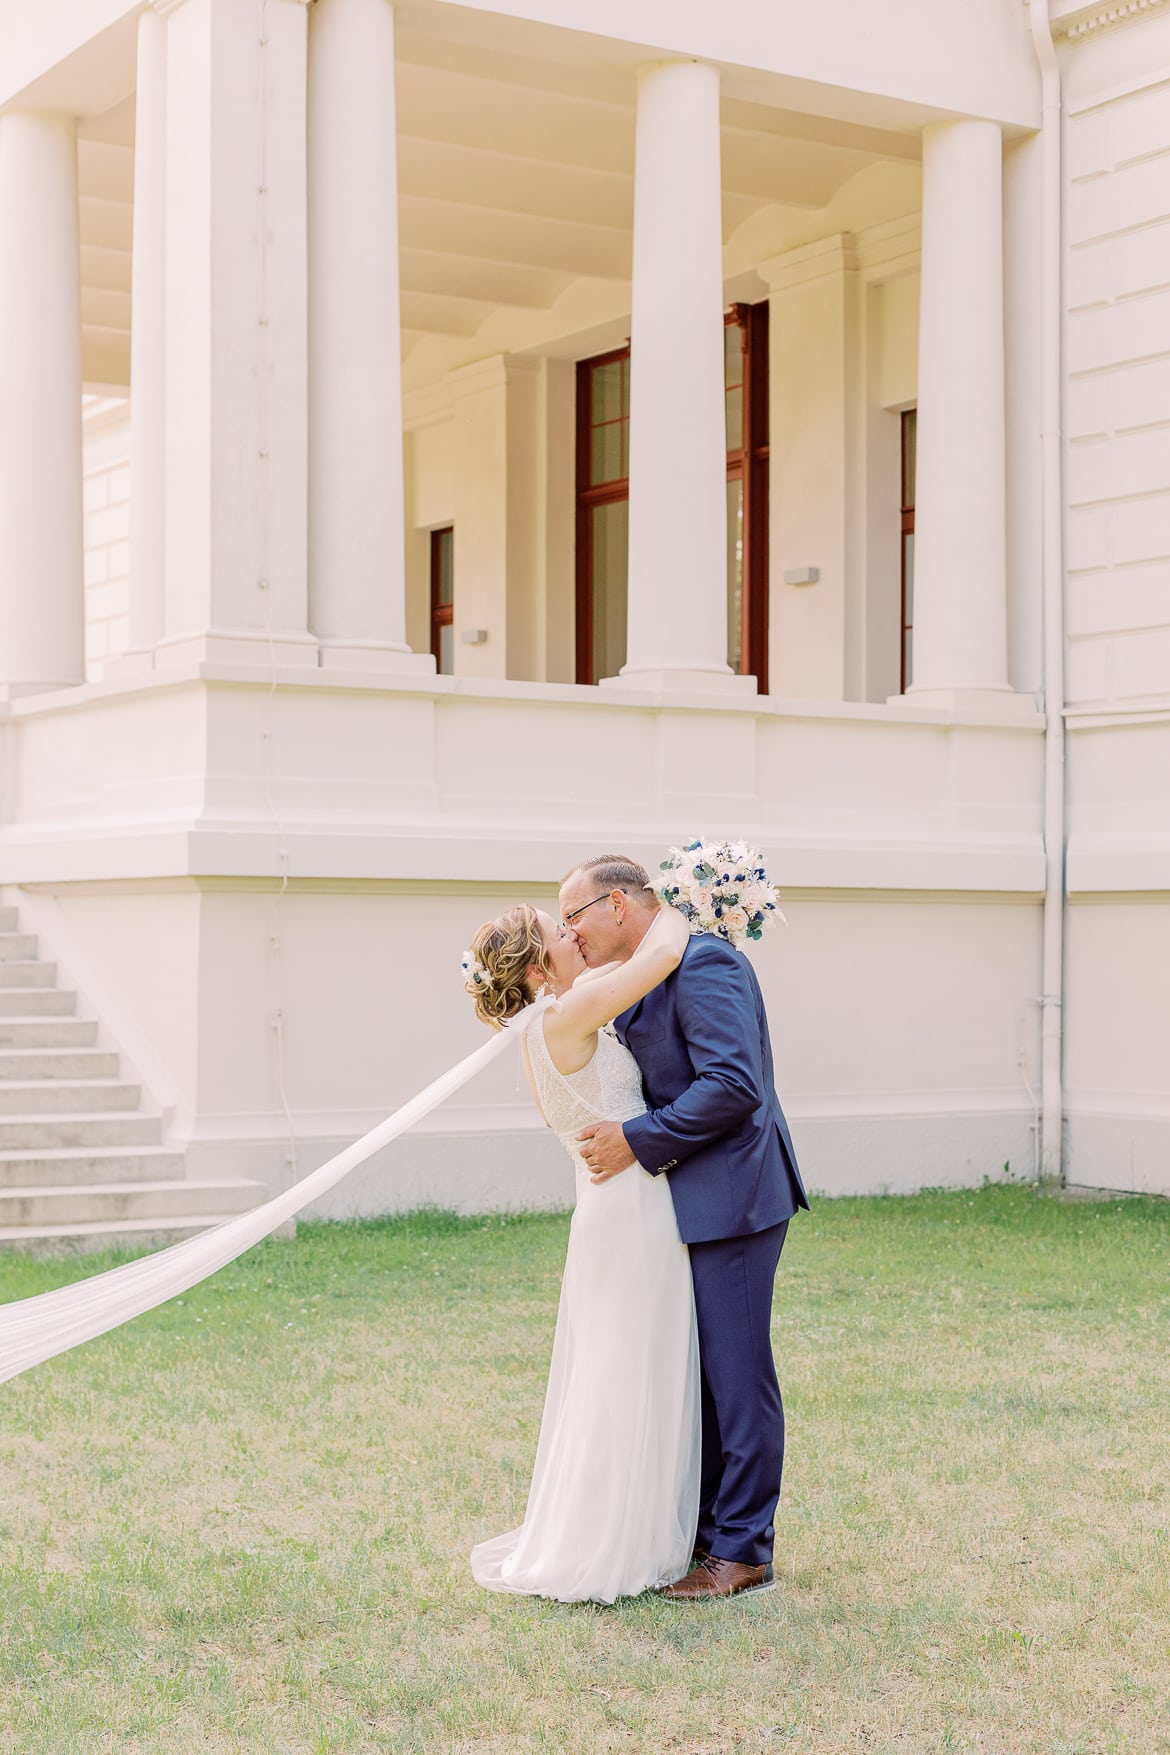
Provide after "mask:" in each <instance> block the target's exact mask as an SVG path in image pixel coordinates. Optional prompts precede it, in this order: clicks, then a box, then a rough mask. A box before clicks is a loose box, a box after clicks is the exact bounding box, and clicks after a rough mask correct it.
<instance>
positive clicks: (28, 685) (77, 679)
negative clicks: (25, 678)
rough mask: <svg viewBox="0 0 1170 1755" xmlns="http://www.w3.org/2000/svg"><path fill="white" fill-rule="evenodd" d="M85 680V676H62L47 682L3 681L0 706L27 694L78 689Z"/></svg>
mask: <svg viewBox="0 0 1170 1755" xmlns="http://www.w3.org/2000/svg"><path fill="white" fill-rule="evenodd" d="M84 681H85V678H84V677H83V676H61V677H54V678H52V679H51V680H50V681H46V682H40V681H34V682H3V683H0V706H3V705H4V704H5V703H6V702H8V701H19V700H21V699H23V697H24V696H25V695H51V694H53V693H54V692H55V691H56V690H58V689H78V688H80V687H81V685H82V683H83V682H84Z"/></svg>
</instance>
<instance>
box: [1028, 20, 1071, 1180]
mask: <svg viewBox="0 0 1170 1755" xmlns="http://www.w3.org/2000/svg"><path fill="white" fill-rule="evenodd" d="M1028 23H1029V25H1030V27H1031V31H1032V41H1033V44H1034V45H1035V49H1036V57H1037V59H1038V61H1039V63H1040V72H1041V78H1042V94H1043V123H1042V128H1041V152H1042V172H1041V175H1042V179H1043V189H1042V212H1043V229H1042V248H1043V271H1042V287H1043V332H1042V339H1041V347H1042V353H1043V360H1042V369H1041V383H1042V397H1041V403H1042V408H1041V428H1040V445H1041V458H1042V489H1041V503H1042V515H1043V600H1044V712H1045V731H1044V851H1045V868H1046V870H1045V886H1044V948H1043V973H1042V993H1041V996H1040V1006H1041V1013H1040V1016H1041V1031H1040V1045H1041V1086H1040V1116H1041V1119H1040V1175H1041V1178H1042V1179H1043V1180H1045V1181H1056V1182H1063V1181H1064V1140H1063V1109H1064V1102H1063V1083H1062V1066H1061V1058H1062V1046H1063V1034H1064V1031H1063V1004H1064V886H1065V854H1064V836H1065V774H1064V511H1063V494H1062V485H1063V484H1062V479H1061V437H1062V436H1061V367H1062V348H1061V335H1062V328H1063V276H1062V273H1061V250H1062V244H1063V239H1062V236H1061V206H1062V199H1061V197H1062V191H1061V125H1062V118H1061V108H1062V106H1061V89H1060V67H1059V65H1058V62H1057V58H1056V47H1055V44H1054V43H1053V40H1052V22H1051V19H1050V17H1049V0H1028Z"/></svg>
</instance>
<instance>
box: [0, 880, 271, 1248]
mask: <svg viewBox="0 0 1170 1755" xmlns="http://www.w3.org/2000/svg"><path fill="white" fill-rule="evenodd" d="M56 977H57V970H56V966H55V965H54V964H53V963H48V962H42V961H41V960H40V959H39V957H38V945H37V940H36V938H35V937H33V936H32V935H31V934H28V933H22V932H20V931H19V930H18V921H17V911H16V909H15V908H11V907H0V1249H19V1250H27V1251H31V1252H38V1253H45V1254H48V1253H67V1252H68V1253H71V1252H74V1251H78V1250H87V1249H107V1248H110V1247H112V1246H119V1247H131V1248H143V1247H146V1248H158V1247H160V1246H162V1245H164V1244H167V1243H174V1242H177V1241H178V1239H179V1238H181V1237H189V1236H191V1235H192V1234H193V1233H194V1232H196V1231H204V1230H206V1229H207V1227H208V1226H209V1225H217V1224H220V1223H221V1222H222V1221H223V1220H224V1219H228V1218H231V1217H233V1216H234V1215H235V1214H236V1213H242V1212H247V1211H248V1210H249V1209H250V1208H252V1207H254V1206H256V1205H258V1203H259V1202H260V1201H262V1200H263V1199H264V1198H265V1197H266V1194H267V1189H266V1188H265V1186H264V1184H263V1183H261V1182H245V1181H240V1180H228V1179H223V1180H216V1179H211V1178H205V1179H199V1180H193V1179H190V1178H188V1177H187V1176H185V1175H184V1162H183V1154H182V1152H178V1151H172V1150H170V1149H169V1148H168V1147H166V1146H164V1145H163V1144H162V1117H161V1116H160V1115H158V1114H156V1113H151V1112H150V1111H149V1110H146V1109H143V1108H142V1090H141V1087H140V1086H138V1085H135V1084H128V1083H126V1082H125V1081H124V1080H123V1079H122V1078H121V1076H120V1066H119V1057H118V1054H117V1051H116V1050H113V1049H108V1048H99V1047H97V1046H96V1044H97V1035H98V1026H97V1023H96V1022H95V1021H94V1020H93V1019H91V1018H79V1017H78V1016H77V1015H76V1014H77V995H76V993H72V992H68V991H66V990H64V989H62V988H60V987H58V986H57V984H56Z"/></svg>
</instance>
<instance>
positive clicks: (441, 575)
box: [431, 530, 455, 605]
mask: <svg viewBox="0 0 1170 1755" xmlns="http://www.w3.org/2000/svg"><path fill="white" fill-rule="evenodd" d="M431 540H432V541H433V542H434V545H435V584H436V587H437V595H436V598H435V602H436V604H437V605H444V604H448V603H454V601H455V532H454V530H436V531H435V533H434V535H433V537H432V539H431Z"/></svg>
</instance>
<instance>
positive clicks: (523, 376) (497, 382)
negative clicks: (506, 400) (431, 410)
mask: <svg viewBox="0 0 1170 1755" xmlns="http://www.w3.org/2000/svg"><path fill="white" fill-rule="evenodd" d="M539 372H540V361H539V359H535V358H533V357H532V356H531V355H530V354H510V353H494V354H491V355H490V356H489V357H488V358H487V359H484V360H474V361H473V362H472V364H471V365H469V366H457V367H456V368H455V370H454V371H453V372H448V373H447V375H446V377H445V378H444V380H443V383H444V385H445V386H447V388H448V389H449V391H450V394H451V396H452V398H453V399H454V400H455V401H461V400H462V399H463V398H464V397H465V396H478V395H481V394H482V393H483V392H484V391H487V390H506V389H507V388H508V385H509V384H515V383H522V382H523V383H526V382H528V381H530V380H531V379H532V378H535V377H536V376H537V375H538V374H539Z"/></svg>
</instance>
